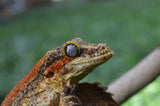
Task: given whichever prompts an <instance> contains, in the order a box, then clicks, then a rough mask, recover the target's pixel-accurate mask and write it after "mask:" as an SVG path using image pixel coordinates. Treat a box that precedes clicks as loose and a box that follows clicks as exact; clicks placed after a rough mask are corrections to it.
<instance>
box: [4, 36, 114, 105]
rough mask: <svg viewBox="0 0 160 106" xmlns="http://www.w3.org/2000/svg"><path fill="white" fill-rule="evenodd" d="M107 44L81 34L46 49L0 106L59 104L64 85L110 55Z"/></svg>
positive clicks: (89, 71)
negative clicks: (86, 38)
mask: <svg viewBox="0 0 160 106" xmlns="http://www.w3.org/2000/svg"><path fill="white" fill-rule="evenodd" d="M113 54H114V52H113V51H111V50H110V48H109V46H108V45H107V44H103V43H99V44H91V43H86V42H84V41H83V40H82V39H81V38H75V39H72V40H71V41H67V42H66V43H64V44H63V45H62V46H61V47H57V48H54V49H53V50H51V51H48V52H47V53H46V54H45V55H44V56H43V57H42V58H41V59H40V60H39V61H38V62H37V63H36V65H35V66H34V67H33V68H32V69H31V71H30V72H29V74H28V75H27V76H26V77H24V78H23V79H22V80H21V81H20V82H19V83H18V84H17V85H15V87H14V88H13V89H12V90H11V91H10V93H9V94H8V95H7V96H6V97H5V99H4V101H3V102H2V104H1V106H62V104H63V103H61V102H63V101H64V100H62V99H63V95H64V89H65V87H69V86H71V85H72V84H78V83H79V81H80V80H81V79H83V78H84V77H85V76H87V75H88V74H89V73H91V72H92V71H93V69H94V68H96V67H97V66H99V65H101V64H103V63H104V62H106V61H107V60H109V59H110V58H111V57H112V56H113Z"/></svg>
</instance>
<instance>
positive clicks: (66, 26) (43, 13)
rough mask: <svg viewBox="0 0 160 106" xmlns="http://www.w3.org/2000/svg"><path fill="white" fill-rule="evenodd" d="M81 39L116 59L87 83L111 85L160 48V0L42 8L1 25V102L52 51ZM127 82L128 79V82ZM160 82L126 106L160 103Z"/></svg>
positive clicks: (113, 0) (110, 0) (118, 0)
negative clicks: (109, 51) (102, 47)
mask: <svg viewBox="0 0 160 106" xmlns="http://www.w3.org/2000/svg"><path fill="white" fill-rule="evenodd" d="M75 37H80V38H82V39H83V40H85V41H86V42H90V43H107V44H109V46H110V48H111V49H112V50H113V51H114V52H115V55H114V56H113V58H112V59H111V60H109V61H108V62H107V63H105V64H103V65H101V66H100V67H98V68H96V69H95V71H94V72H93V73H91V74H90V75H88V76H87V77H86V78H85V79H83V80H82V81H87V82H101V83H102V85H105V86H107V85H108V84H109V83H111V82H112V81H114V80H115V79H116V78H118V77H119V76H121V75H122V74H124V73H125V72H126V71H127V70H129V69H130V68H132V67H133V66H134V65H136V64H137V63H138V62H139V61H140V60H142V59H143V58H144V57H145V56H147V54H149V53H150V52H151V51H152V50H154V49H155V48H156V47H157V46H158V45H159V43H160V1H159V0H106V1H101V2H96V0H93V1H92V0H90V1H89V0H87V2H85V0H83V1H81V2H80V1H79V0H77V1H70V2H66V3H53V4H48V5H39V6H35V7H32V8H30V9H29V10H27V11H25V12H23V13H21V14H19V15H16V16H15V17H13V18H12V19H11V20H9V21H8V22H6V23H5V24H1V25H0V103H1V102H2V100H3V99H4V97H5V96H6V95H7V94H8V93H9V91H10V90H11V89H12V88H13V87H14V86H15V84H16V83H18V82H19V81H20V80H21V79H22V78H23V77H24V76H26V75H27V74H28V73H29V72H30V70H31V68H32V67H33V66H34V65H35V64H36V62H37V61H38V60H39V59H40V58H41V57H42V56H43V55H44V54H45V53H46V52H47V51H49V50H51V49H53V48H55V47H57V46H61V45H62V44H63V43H64V42H66V41H68V40H71V39H73V38H75ZM126 80H127V79H126ZM159 81H160V78H157V79H156V80H155V81H154V82H152V83H151V84H150V85H148V86H147V87H145V88H144V89H143V90H141V91H140V92H139V93H138V94H136V95H134V96H133V97H132V98H130V99H129V100H128V101H126V102H125V103H124V104H123V105H122V106H157V105H158V104H160V84H159Z"/></svg>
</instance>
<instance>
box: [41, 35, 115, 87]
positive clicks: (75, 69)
mask: <svg viewBox="0 0 160 106" xmlns="http://www.w3.org/2000/svg"><path fill="white" fill-rule="evenodd" d="M47 54H48V55H47V56H50V58H49V59H50V60H49V61H54V62H52V64H50V66H49V68H48V69H47V70H45V72H44V74H45V76H46V77H47V78H48V79H49V80H50V81H51V82H54V83H56V82H61V83H62V85H63V86H69V85H70V84H76V83H78V81H79V80H81V79H82V78H84V77H85V76H86V75H88V74H89V73H91V72H92V70H93V69H94V68H95V67H97V66H99V65H101V64H102V63H104V62H106V61H107V60H109V59H110V58H111V57H112V56H113V54H114V53H113V51H111V50H110V49H109V47H108V45H106V44H102V43H100V44H90V43H86V42H84V41H83V40H82V39H80V38H76V39H73V40H71V41H68V42H66V43H65V44H64V45H63V46H62V47H59V48H56V49H54V50H52V51H49V52H48V53H47ZM51 57H52V58H51ZM44 58H45V57H44ZM46 64H47V63H46ZM59 84H60V83H59Z"/></svg>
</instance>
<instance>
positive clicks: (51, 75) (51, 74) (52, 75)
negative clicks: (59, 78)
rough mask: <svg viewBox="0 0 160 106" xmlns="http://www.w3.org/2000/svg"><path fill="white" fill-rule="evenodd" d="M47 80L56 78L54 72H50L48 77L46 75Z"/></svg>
mask: <svg viewBox="0 0 160 106" xmlns="http://www.w3.org/2000/svg"><path fill="white" fill-rule="evenodd" d="M46 77H47V78H53V77H54V72H49V73H48V74H47V75H46Z"/></svg>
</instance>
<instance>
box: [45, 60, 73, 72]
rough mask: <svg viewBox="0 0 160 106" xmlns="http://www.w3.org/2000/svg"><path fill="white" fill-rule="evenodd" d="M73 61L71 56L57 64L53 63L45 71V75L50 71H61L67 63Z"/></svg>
mask: <svg viewBox="0 0 160 106" xmlns="http://www.w3.org/2000/svg"><path fill="white" fill-rule="evenodd" d="M70 61H72V59H71V58H68V57H65V58H64V59H63V60H61V61H60V62H58V63H56V64H52V65H51V66H50V67H49V69H48V70H47V71H46V72H45V75H47V74H48V73H49V72H54V73H59V72H60V71H61V69H62V67H63V65H65V64H66V63H68V62H70Z"/></svg>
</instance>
